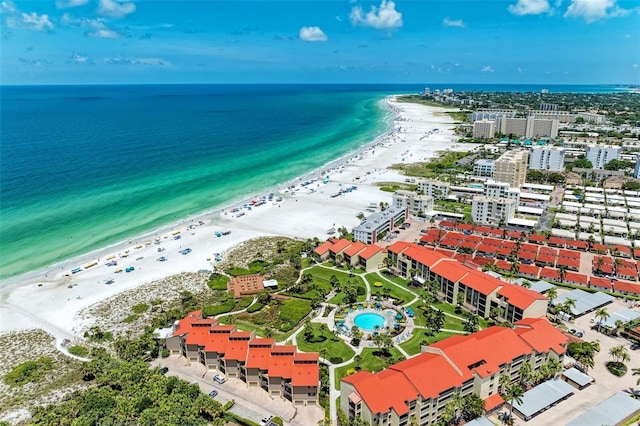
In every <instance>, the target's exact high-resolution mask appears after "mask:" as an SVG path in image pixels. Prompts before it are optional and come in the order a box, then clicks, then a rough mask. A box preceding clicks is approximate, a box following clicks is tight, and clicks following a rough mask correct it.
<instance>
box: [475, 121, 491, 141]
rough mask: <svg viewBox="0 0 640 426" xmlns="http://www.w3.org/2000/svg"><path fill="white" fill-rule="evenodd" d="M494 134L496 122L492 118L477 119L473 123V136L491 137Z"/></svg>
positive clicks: (480, 137)
mask: <svg viewBox="0 0 640 426" xmlns="http://www.w3.org/2000/svg"><path fill="white" fill-rule="evenodd" d="M495 134H496V122H495V121H494V120H478V121H475V122H474V123H473V137H474V138H479V139H491V138H493V137H494V136H495Z"/></svg>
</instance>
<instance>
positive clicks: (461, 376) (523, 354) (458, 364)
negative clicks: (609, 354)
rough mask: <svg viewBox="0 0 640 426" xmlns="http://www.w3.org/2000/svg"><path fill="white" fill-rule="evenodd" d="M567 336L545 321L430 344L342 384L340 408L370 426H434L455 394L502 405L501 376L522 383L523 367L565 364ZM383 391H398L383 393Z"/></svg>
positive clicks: (488, 404)
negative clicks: (555, 362)
mask: <svg viewBox="0 0 640 426" xmlns="http://www.w3.org/2000/svg"><path fill="white" fill-rule="evenodd" d="M566 344H567V336H565V335H564V334H563V333H562V332H560V331H559V330H557V329H556V328H555V327H554V326H553V325H551V323H549V321H547V319H546V318H537V319H531V318H527V319H525V320H521V321H517V322H515V323H514V328H513V329H511V328H508V327H497V326H494V327H490V328H487V329H485V330H482V331H479V332H477V333H474V334H471V335H468V336H453V337H449V338H448V339H444V340H442V341H440V342H437V343H434V344H432V345H429V346H425V347H423V349H422V354H420V355H418V356H416V357H414V358H410V359H408V360H406V361H402V362H400V363H398V364H394V365H392V366H390V367H389V368H387V369H386V370H383V371H381V372H379V373H369V372H366V371H362V372H358V373H356V374H352V375H350V376H347V377H345V378H343V379H342V380H341V386H340V408H341V409H342V411H343V412H344V413H345V414H346V415H347V416H348V418H349V419H355V418H360V419H362V420H363V421H364V422H365V423H366V424H369V425H385V426H386V425H394V426H395V425H407V424H409V419H411V418H413V419H415V420H417V422H416V423H417V424H419V425H434V424H436V423H437V421H438V419H439V418H440V417H441V415H442V414H443V413H444V412H445V407H446V405H447V402H449V401H451V399H452V398H453V396H454V395H456V394H457V395H460V396H462V397H464V396H466V395H468V394H471V393H474V394H476V395H479V396H480V397H481V398H482V399H484V400H485V409H486V410H491V409H495V408H497V407H499V406H500V405H502V404H503V403H504V400H503V399H502V397H501V396H500V394H499V390H500V383H499V378H500V376H501V375H502V374H505V375H507V376H508V377H510V378H511V381H512V382H517V381H519V380H520V371H521V367H522V366H523V365H524V364H529V366H530V367H531V370H532V371H533V372H534V373H535V372H537V371H538V370H540V368H541V367H542V366H543V365H544V364H545V363H547V362H548V361H550V360H552V359H554V360H558V361H560V362H562V360H563V359H564V355H565V348H566ZM381 389H387V390H391V389H392V390H393V391H388V392H381Z"/></svg>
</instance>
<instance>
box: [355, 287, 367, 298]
mask: <svg viewBox="0 0 640 426" xmlns="http://www.w3.org/2000/svg"><path fill="white" fill-rule="evenodd" d="M356 292H357V293H358V296H364V295H365V294H367V289H366V288H364V287H362V286H358V288H357V290H356Z"/></svg>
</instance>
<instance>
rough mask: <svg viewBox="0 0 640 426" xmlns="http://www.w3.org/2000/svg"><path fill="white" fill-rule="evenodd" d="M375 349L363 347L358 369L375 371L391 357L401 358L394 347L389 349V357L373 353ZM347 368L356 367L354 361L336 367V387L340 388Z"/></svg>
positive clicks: (385, 365) (380, 369) (383, 367)
mask: <svg viewBox="0 0 640 426" xmlns="http://www.w3.org/2000/svg"><path fill="white" fill-rule="evenodd" d="M377 351H378V348H365V349H364V350H363V351H362V354H361V355H360V356H361V357H362V360H361V361H360V370H362V371H370V372H372V373H375V372H378V371H382V370H383V369H385V368H387V367H388V366H389V364H390V362H391V360H392V359H394V360H396V361H397V360H398V359H401V358H403V356H402V354H401V353H400V351H399V350H397V349H396V348H391V349H389V352H390V353H391V357H389V358H388V359H385V358H381V357H379V356H377V355H376V354H375V353H376V352H377ZM349 369H356V363H355V361H354V362H352V363H351V364H349V365H345V366H343V367H338V368H336V371H335V374H336V389H340V379H342V378H343V377H345V376H346V375H347V370H349Z"/></svg>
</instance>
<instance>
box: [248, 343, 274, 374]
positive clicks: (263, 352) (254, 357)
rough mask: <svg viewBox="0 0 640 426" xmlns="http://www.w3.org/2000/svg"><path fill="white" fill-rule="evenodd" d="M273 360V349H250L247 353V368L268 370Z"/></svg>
mask: <svg viewBox="0 0 640 426" xmlns="http://www.w3.org/2000/svg"><path fill="white" fill-rule="evenodd" d="M270 359H271V348H254V347H250V348H249V352H248V353H247V363H246V367H247V368H258V369H260V370H266V369H267V368H269V360H270Z"/></svg>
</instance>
